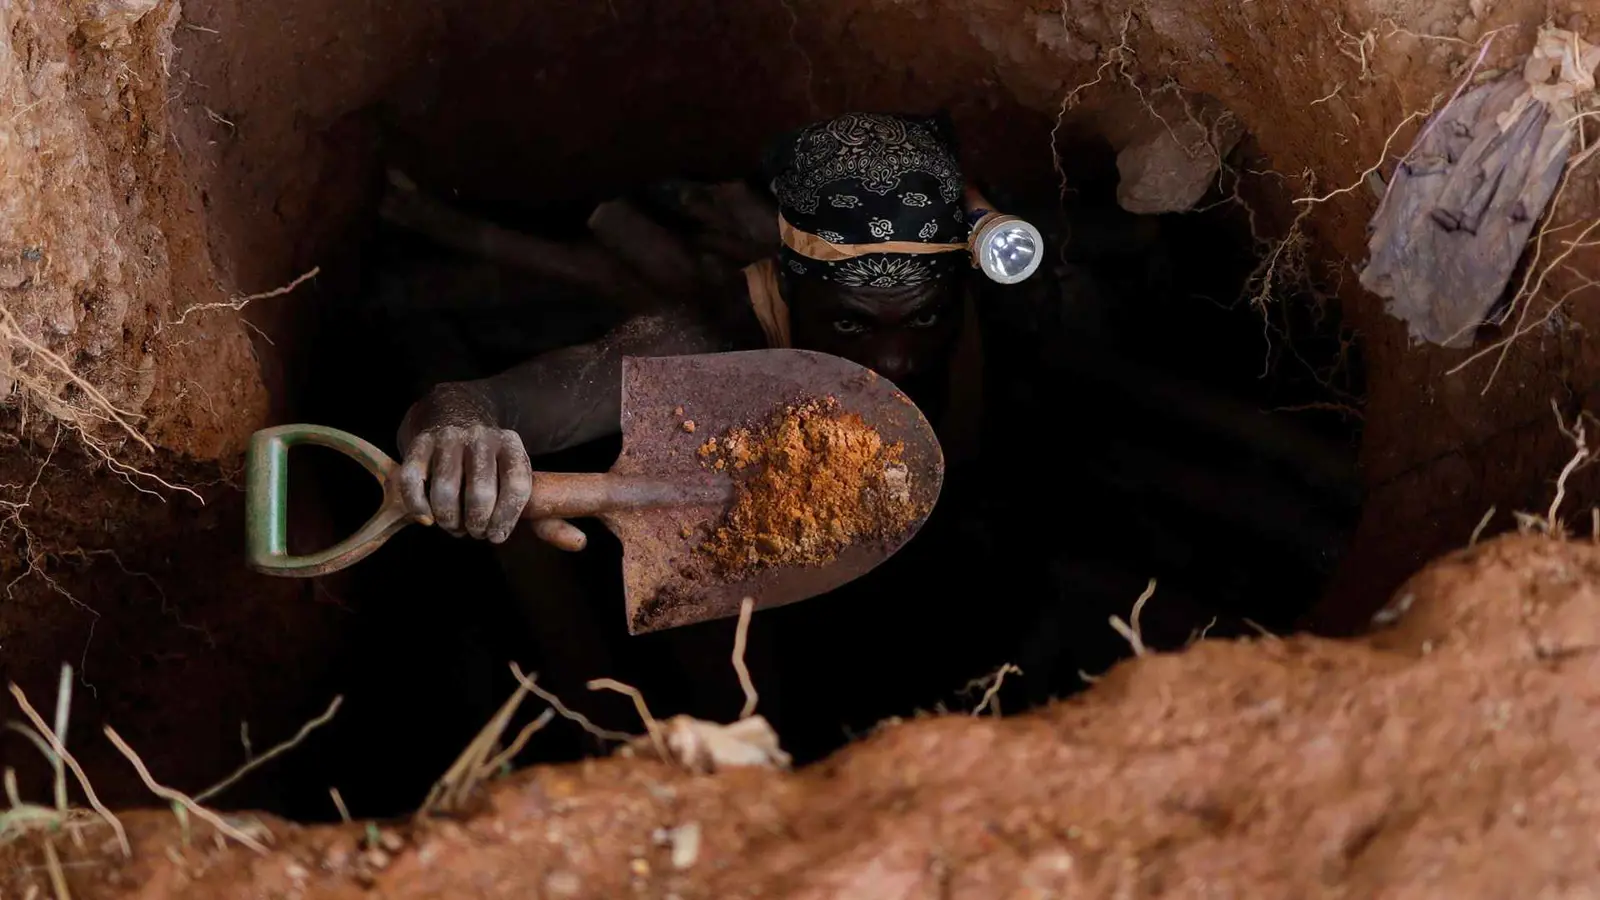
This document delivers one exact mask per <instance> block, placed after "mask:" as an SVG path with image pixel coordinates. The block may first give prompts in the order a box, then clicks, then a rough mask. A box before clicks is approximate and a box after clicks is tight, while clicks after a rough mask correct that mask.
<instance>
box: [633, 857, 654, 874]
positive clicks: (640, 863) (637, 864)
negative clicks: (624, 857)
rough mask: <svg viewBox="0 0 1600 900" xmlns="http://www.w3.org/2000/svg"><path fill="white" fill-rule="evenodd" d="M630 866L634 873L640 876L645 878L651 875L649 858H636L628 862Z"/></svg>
mask: <svg viewBox="0 0 1600 900" xmlns="http://www.w3.org/2000/svg"><path fill="white" fill-rule="evenodd" d="M628 868H629V869H630V870H631V871H632V872H633V874H635V875H637V876H639V877H640V878H645V877H648V876H649V875H650V861H649V860H648V859H644V858H643V857H638V858H635V859H634V860H633V862H630V863H628Z"/></svg>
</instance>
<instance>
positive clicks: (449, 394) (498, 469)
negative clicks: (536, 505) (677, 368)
mask: <svg viewBox="0 0 1600 900" xmlns="http://www.w3.org/2000/svg"><path fill="white" fill-rule="evenodd" d="M748 346H752V345H751V344H750V343H749V341H748V335H747V334H746V329H743V328H728V327H720V325H719V323H710V322H706V321H704V320H701V319H698V318H695V317H692V316H690V315H688V314H686V313H669V314H661V315H652V316H639V317H636V318H633V319H630V320H628V321H627V322H625V323H623V324H622V325H621V326H619V327H618V328H617V329H616V330H614V331H612V332H611V333H610V334H608V335H606V336H605V337H603V338H601V339H600V340H598V341H596V342H594V343H592V344H582V345H579V346H576V347H568V348H565V349H562V350H557V351H554V352H551V353H546V354H544V355H542V356H539V357H536V358H534V359H532V360H529V361H528V362H525V363H522V364H520V365H518V366H515V367H513V368H511V369H508V370H507V371H505V372H502V373H501V374H499V375H496V376H494V377H492V378H485V379H482V380H480V381H463V382H452V383H446V384H441V385H439V386H438V387H435V388H434V389H433V390H432V391H430V392H429V393H428V394H427V396H425V397H423V398H422V399H421V400H419V401H417V403H416V404H414V405H413V406H412V407H411V409H410V410H409V411H408V412H407V413H406V416H405V419H404V420H403V421H402V422H401V424H400V433H399V444H400V449H401V452H402V453H403V454H404V459H405V462H404V464H403V465H402V466H401V469H400V473H399V479H398V480H399V487H400V493H401V496H402V497H403V498H404V500H405V504H406V508H407V510H408V511H409V512H410V513H411V515H412V516H413V517H414V518H416V519H417V521H419V522H423V523H424V524H427V523H430V522H437V523H438V525H439V526H440V527H441V528H443V529H445V530H446V531H448V532H450V533H452V534H457V535H460V534H468V535H471V536H472V537H475V538H488V539H489V540H490V541H493V542H494V543H500V542H501V541H504V540H505V539H506V538H507V537H508V536H510V534H511V531H512V529H513V528H515V527H516V524H517V519H518V517H519V516H520V515H521V513H522V508H523V507H524V506H526V505H527V502H528V496H529V494H530V493H531V492H532V488H533V483H532V465H531V463H530V461H529V455H530V454H532V455H535V456H537V455H543V454H547V453H553V452H555V451H558V450H563V449H566V448H568V447H573V446H576V445H578V444H582V443H585V442H588V441H591V440H594V439H596V438H600V437H604V436H605V435H608V434H615V433H616V431H617V430H618V428H619V427H620V422H621V404H622V359H623V357H625V356H680V355H684V354H691V353H710V352H716V351H720V350H731V349H738V348H740V347H748ZM561 530H568V534H569V535H570V534H572V533H575V532H573V531H570V526H567V529H561V528H560V525H559V523H558V524H555V525H549V526H545V527H544V528H541V529H540V534H541V536H547V537H548V535H549V534H555V533H556V532H559V531H561ZM558 543H564V544H571V543H573V542H572V541H565V542H562V541H558ZM578 546H581V543H580V544H578ZM572 549H576V547H573V548H572Z"/></svg>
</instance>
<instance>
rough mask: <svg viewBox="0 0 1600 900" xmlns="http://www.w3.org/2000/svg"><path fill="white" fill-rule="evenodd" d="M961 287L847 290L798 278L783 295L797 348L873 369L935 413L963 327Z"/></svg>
mask: <svg viewBox="0 0 1600 900" xmlns="http://www.w3.org/2000/svg"><path fill="white" fill-rule="evenodd" d="M962 287H963V281H962V279H961V278H960V277H959V276H951V277H945V278H940V279H936V280H934V281H931V282H928V283H926V284H920V285H916V286H913V287H845V286H842V285H838V284H833V283H830V282H825V281H821V280H817V279H811V278H791V279H788V280H787V281H786V283H785V285H784V293H785V296H786V299H787V300H788V303H789V321H790V327H791V328H792V330H793V337H794V345H795V346H796V347H798V348H801V349H805V350H817V351H820V352H823V353H831V354H833V355H835V356H842V357H844V358H845V359H848V360H850V361H852V362H855V363H859V364H861V365H863V366H866V367H867V368H869V369H871V370H873V371H874V372H877V373H878V374H879V375H882V376H883V377H885V378H887V379H889V380H890V381H892V382H894V383H895V385H896V386H897V387H899V388H900V389H901V390H903V391H905V392H906V393H907V394H908V395H910V397H911V399H912V400H914V401H915V402H916V403H917V405H918V406H920V407H921V408H922V409H923V412H924V413H925V414H927V415H929V416H930V417H932V416H936V415H937V414H938V412H939V410H940V409H941V408H942V407H943V405H944V401H945V392H946V389H947V382H948V377H949V371H950V369H949V367H950V359H951V356H952V355H953V353H954V351H955V346H956V341H957V339H958V337H959V336H960V332H961V318H962V313H963V304H962Z"/></svg>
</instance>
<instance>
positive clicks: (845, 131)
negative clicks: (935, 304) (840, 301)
mask: <svg viewBox="0 0 1600 900" xmlns="http://www.w3.org/2000/svg"><path fill="white" fill-rule="evenodd" d="M949 131H950V129H949V127H948V125H947V123H945V122H944V121H942V120H940V119H920V118H910V117H906V116H895V115H882V114H874V113H851V114H849V115H843V116H840V117H838V118H836V119H832V120H829V121H826V122H819V123H817V124H815V125H811V126H809V127H807V128H804V129H802V130H801V131H799V132H798V133H796V134H794V135H791V136H790V137H789V138H788V139H787V140H785V141H783V142H782V143H780V145H779V146H778V147H777V148H775V150H774V152H773V154H772V155H771V156H770V157H769V166H770V167H771V169H770V171H772V172H773V179H772V192H773V194H774V195H775V196H776V197H777V200H778V208H779V211H780V212H781V213H782V215H783V217H784V218H785V219H786V220H788V222H789V224H791V225H793V226H794V227H795V228H797V229H799V230H801V231H807V232H810V233H812V234H815V235H817V236H818V237H820V238H822V239H823V240H825V241H829V242H832V243H835V244H881V243H884V242H887V241H909V242H913V243H924V244H958V243H964V242H965V241H966V240H967V237H968V235H969V228H968V224H967V219H966V214H965V212H964V211H963V209H962V206H961V196H962V191H963V189H964V188H965V186H966V181H965V179H964V178H963V176H962V174H961V164H960V162H959V161H958V160H957V159H956V154H955V149H954V147H953V143H954V142H953V140H952V139H951V137H950V134H949ZM779 252H780V259H781V261H782V263H783V266H784V268H785V269H787V270H788V271H789V272H790V273H792V274H793V275H799V276H803V277H809V278H820V279H822V280H825V281H830V282H833V283H836V284H840V285H845V286H851V287H863V286H872V287H909V286H914V285H919V284H925V283H927V282H929V281H932V280H934V279H936V278H940V277H943V276H945V275H948V274H950V273H952V272H955V271H956V270H957V269H958V267H959V266H961V265H962V264H963V263H967V262H969V257H968V255H967V254H965V253H957V252H948V253H869V254H866V255H863V256H857V257H852V258H849V259H843V260H839V261H837V262H823V261H820V260H815V259H811V258H809V257H806V256H802V255H800V254H799V253H796V252H795V251H794V250H792V249H790V248H789V247H787V246H785V247H783V248H782V249H781V250H780V251H779Z"/></svg>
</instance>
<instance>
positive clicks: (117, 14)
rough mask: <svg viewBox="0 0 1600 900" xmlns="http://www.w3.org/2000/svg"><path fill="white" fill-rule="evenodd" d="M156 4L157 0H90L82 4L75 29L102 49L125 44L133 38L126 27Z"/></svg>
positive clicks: (142, 16)
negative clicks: (90, 0)
mask: <svg viewBox="0 0 1600 900" xmlns="http://www.w3.org/2000/svg"><path fill="white" fill-rule="evenodd" d="M156 4H157V0H92V2H90V3H87V4H85V5H84V6H83V18H82V19H80V20H79V21H78V31H80V32H82V34H83V36H84V38H85V39H87V40H88V41H89V42H90V43H92V44H94V45H96V46H98V47H100V48H101V49H105V48H109V47H115V46H118V45H120V44H126V43H128V42H129V41H130V40H132V39H131V38H130V37H129V35H128V29H129V28H132V27H133V26H134V25H136V24H138V22H139V20H140V19H142V18H144V16H145V14H146V13H148V12H150V10H152V9H155V8H156Z"/></svg>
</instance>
